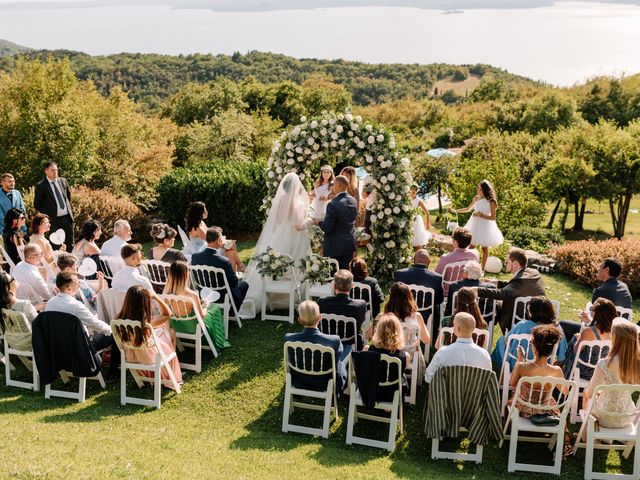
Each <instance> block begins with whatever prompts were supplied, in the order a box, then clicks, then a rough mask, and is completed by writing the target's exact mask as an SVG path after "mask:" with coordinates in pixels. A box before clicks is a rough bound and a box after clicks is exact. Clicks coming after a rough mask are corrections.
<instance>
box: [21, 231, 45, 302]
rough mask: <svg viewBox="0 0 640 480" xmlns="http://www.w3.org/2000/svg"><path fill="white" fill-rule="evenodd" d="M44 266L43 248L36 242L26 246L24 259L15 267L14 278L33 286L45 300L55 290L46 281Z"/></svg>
mask: <svg viewBox="0 0 640 480" xmlns="http://www.w3.org/2000/svg"><path fill="white" fill-rule="evenodd" d="M41 266H42V249H41V248H40V247H39V246H38V245H37V244H35V243H29V244H27V246H25V247H24V260H23V261H21V262H19V263H18V264H17V265H16V266H15V267H14V268H13V272H12V275H13V278H15V279H16V280H17V281H18V282H19V283H26V284H28V285H30V286H31V288H32V289H33V290H34V291H35V293H36V294H38V296H39V297H40V299H41V300H42V301H43V302H46V301H47V300H49V299H50V298H51V297H53V292H52V291H51V289H50V288H49V286H48V285H47V282H45V280H44V277H43V276H42V273H40V268H39V267H41Z"/></svg>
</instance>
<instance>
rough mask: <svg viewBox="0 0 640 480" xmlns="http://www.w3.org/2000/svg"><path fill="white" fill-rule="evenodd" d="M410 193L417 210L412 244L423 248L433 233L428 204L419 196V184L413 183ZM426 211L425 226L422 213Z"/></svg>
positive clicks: (417, 248)
mask: <svg viewBox="0 0 640 480" xmlns="http://www.w3.org/2000/svg"><path fill="white" fill-rule="evenodd" d="M409 194H410V196H411V206H412V207H413V209H414V210H415V212H416V214H415V217H414V219H413V240H412V245H413V246H414V247H415V249H416V250H419V249H421V248H422V247H424V246H425V245H426V244H427V243H429V240H430V239H431V237H432V236H433V235H431V232H430V231H429V229H430V228H431V220H430V218H429V210H428V209H427V206H426V205H425V204H424V202H423V201H422V199H420V198H419V197H418V186H417V185H411V190H409ZM423 212H424V213H425V215H426V216H427V225H426V227H425V225H424V220H423V219H422V213H423Z"/></svg>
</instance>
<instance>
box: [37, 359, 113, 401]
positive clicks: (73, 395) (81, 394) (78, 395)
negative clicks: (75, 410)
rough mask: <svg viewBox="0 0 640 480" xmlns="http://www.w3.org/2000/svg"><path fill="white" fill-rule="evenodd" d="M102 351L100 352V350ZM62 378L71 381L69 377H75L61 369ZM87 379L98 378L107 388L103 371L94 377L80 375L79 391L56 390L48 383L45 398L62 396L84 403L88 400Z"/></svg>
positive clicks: (103, 386)
mask: <svg viewBox="0 0 640 480" xmlns="http://www.w3.org/2000/svg"><path fill="white" fill-rule="evenodd" d="M98 353H100V352H98ZM58 374H59V375H60V378H61V379H62V381H63V382H64V383H69V379H70V378H73V377H74V375H73V374H72V373H70V372H67V371H65V370H60V371H59V372H58ZM87 380H97V381H98V382H100V386H101V387H102V388H103V389H105V388H107V384H106V383H105V382H104V378H103V377H102V372H100V373H98V374H97V375H96V376H94V377H78V391H77V392H75V391H74V392H69V391H67V390H56V389H54V388H52V387H51V385H50V384H49V385H46V386H45V387H44V398H46V399H50V398H51V397H62V398H70V399H72V400H77V401H78V403H83V402H84V401H85V400H86V396H87Z"/></svg>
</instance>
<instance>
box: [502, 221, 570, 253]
mask: <svg viewBox="0 0 640 480" xmlns="http://www.w3.org/2000/svg"><path fill="white" fill-rule="evenodd" d="M507 238H508V239H509V240H510V242H511V243H512V244H513V246H515V247H519V248H524V249H526V250H535V251H536V252H538V253H547V252H548V251H549V249H550V248H551V247H552V246H553V245H554V244H559V243H564V237H563V236H562V234H561V233H560V232H558V231H557V230H550V229H548V228H538V227H526V226H520V227H515V228H512V229H511V230H509V232H508V234H507Z"/></svg>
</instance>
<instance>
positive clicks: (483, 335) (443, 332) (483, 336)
mask: <svg viewBox="0 0 640 480" xmlns="http://www.w3.org/2000/svg"><path fill="white" fill-rule="evenodd" d="M447 339H448V340H447ZM471 339H472V340H473V343H475V344H476V345H478V346H479V347H481V348H484V349H485V350H486V349H487V343H489V331H488V330H484V329H483V328H474V329H473V333H472V334H471ZM452 343H453V327H440V332H439V333H438V340H437V341H436V344H438V345H439V346H440V348H442V347H445V346H447V345H451V344H452Z"/></svg>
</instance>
